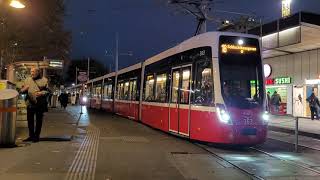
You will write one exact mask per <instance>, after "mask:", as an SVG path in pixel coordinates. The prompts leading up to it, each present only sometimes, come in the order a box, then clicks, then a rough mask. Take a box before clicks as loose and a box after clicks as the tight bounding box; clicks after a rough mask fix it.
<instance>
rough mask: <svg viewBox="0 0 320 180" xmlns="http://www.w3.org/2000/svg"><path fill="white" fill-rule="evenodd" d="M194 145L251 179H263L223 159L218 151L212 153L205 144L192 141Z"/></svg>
mask: <svg viewBox="0 0 320 180" xmlns="http://www.w3.org/2000/svg"><path fill="white" fill-rule="evenodd" d="M194 144H195V145H196V146H198V147H200V148H201V149H203V150H205V151H206V152H208V153H209V154H211V155H212V156H214V157H215V158H217V159H219V160H221V161H224V162H227V163H228V164H230V165H232V166H233V167H235V168H236V169H238V170H240V171H241V172H243V173H245V174H246V175H248V176H249V177H250V178H251V179H255V180H264V178H262V177H260V176H257V175H256V174H254V173H251V172H249V171H248V170H246V169H244V168H241V166H239V165H237V164H235V163H233V162H231V161H229V160H227V159H225V158H224V157H223V156H220V155H219V154H218V153H214V152H212V151H211V150H209V149H208V148H207V147H206V146H207V145H201V144H197V143H194Z"/></svg>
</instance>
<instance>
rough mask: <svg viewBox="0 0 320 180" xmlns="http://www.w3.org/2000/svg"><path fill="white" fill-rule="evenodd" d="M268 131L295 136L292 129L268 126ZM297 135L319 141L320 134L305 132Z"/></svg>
mask: <svg viewBox="0 0 320 180" xmlns="http://www.w3.org/2000/svg"><path fill="white" fill-rule="evenodd" d="M268 129H269V130H271V131H276V132H283V133H288V134H295V130H294V129H288V128H283V127H277V126H269V127H268ZM299 135H301V136H306V137H311V138H315V139H320V134H316V133H311V132H306V131H299Z"/></svg>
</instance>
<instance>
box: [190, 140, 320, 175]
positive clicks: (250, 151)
mask: <svg viewBox="0 0 320 180" xmlns="http://www.w3.org/2000/svg"><path fill="white" fill-rule="evenodd" d="M195 145H196V146H198V147H200V148H202V149H203V150H205V151H206V152H208V153H210V154H211V155H213V156H214V157H216V158H218V159H220V160H222V161H225V162H227V163H229V164H230V165H232V166H234V167H235V168H237V169H239V170H240V171H241V172H243V173H245V174H246V175H248V176H249V177H250V178H251V179H259V180H262V179H268V178H269V176H270V175H269V176H265V175H264V172H259V171H256V169H259V167H257V168H256V169H250V168H248V164H251V163H252V164H254V161H253V162H250V161H246V160H243V159H246V157H247V158H248V159H250V158H252V157H253V158H254V159H255V158H256V159H257V160H256V161H275V162H278V163H280V164H286V165H287V166H288V167H292V166H294V167H296V168H297V169H300V170H303V171H309V172H310V173H311V172H312V173H311V174H312V175H311V176H313V177H317V178H319V177H320V170H317V169H314V168H312V167H313V166H312V165H310V164H307V163H301V162H297V161H294V160H289V159H285V158H281V157H279V156H277V155H275V154H273V153H270V152H267V151H265V150H263V149H260V148H258V147H249V148H246V149H247V150H246V151H242V152H240V154H241V153H242V154H241V156H242V158H241V159H242V160H235V159H232V156H236V155H239V152H237V151H236V152H232V151H231V152H230V151H228V150H221V149H220V148H216V147H212V146H210V145H203V144H197V143H195ZM239 159H240V158H239ZM246 163H247V164H246ZM253 166H254V165H253ZM260 166H261V164H260ZM260 168H261V167H260ZM265 168H267V163H266V167H265ZM271 176H272V175H271ZM287 176H288V175H287ZM297 176H298V175H297V174H296V173H292V175H289V176H288V177H297Z"/></svg>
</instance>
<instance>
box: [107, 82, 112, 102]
mask: <svg viewBox="0 0 320 180" xmlns="http://www.w3.org/2000/svg"><path fill="white" fill-rule="evenodd" d="M108 99H112V85H111V84H110V85H108Z"/></svg>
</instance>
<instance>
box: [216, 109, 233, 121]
mask: <svg viewBox="0 0 320 180" xmlns="http://www.w3.org/2000/svg"><path fill="white" fill-rule="evenodd" d="M217 114H218V118H219V120H220V121H221V122H223V123H225V124H230V120H231V117H230V115H229V113H228V112H226V111H225V110H224V109H220V108H217Z"/></svg>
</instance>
